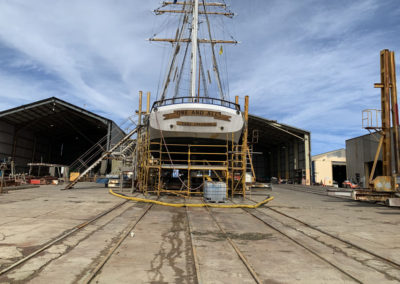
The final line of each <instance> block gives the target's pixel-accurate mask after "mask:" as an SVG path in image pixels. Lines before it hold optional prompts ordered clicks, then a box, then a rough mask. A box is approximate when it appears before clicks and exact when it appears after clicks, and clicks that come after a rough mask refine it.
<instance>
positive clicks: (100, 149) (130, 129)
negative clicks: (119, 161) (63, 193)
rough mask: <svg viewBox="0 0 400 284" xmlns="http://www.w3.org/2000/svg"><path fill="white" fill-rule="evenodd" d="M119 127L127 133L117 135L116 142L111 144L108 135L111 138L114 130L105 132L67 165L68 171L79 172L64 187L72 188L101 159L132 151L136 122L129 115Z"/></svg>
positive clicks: (136, 127)
mask: <svg viewBox="0 0 400 284" xmlns="http://www.w3.org/2000/svg"><path fill="white" fill-rule="evenodd" d="M120 128H121V129H124V131H125V133H128V134H126V135H125V136H122V137H121V136H120V137H117V143H115V144H113V143H112V142H113V141H109V137H110V136H111V138H113V139H115V137H116V134H117V133H115V130H114V131H113V132H112V133H111V135H109V134H107V135H106V136H104V137H103V138H101V139H100V140H99V141H98V142H97V143H95V144H94V145H93V146H92V147H91V148H90V149H88V150H87V151H86V152H85V153H83V154H82V155H81V156H80V157H79V158H78V159H76V160H75V161H74V162H73V163H72V164H71V165H70V166H69V168H70V171H74V172H79V173H80V174H79V176H78V177H77V178H76V179H75V180H74V181H72V182H70V183H69V184H68V185H67V186H66V187H65V189H70V188H72V187H73V186H74V185H75V184H76V183H77V182H78V181H79V180H80V179H82V178H83V177H84V176H86V175H87V174H88V173H89V172H90V171H91V170H93V169H94V168H95V167H96V166H97V165H99V164H100V163H101V161H102V160H104V159H106V158H108V157H116V156H118V155H119V156H121V155H125V156H128V155H130V154H131V153H132V151H133V149H134V146H135V145H136V140H132V139H131V136H132V135H133V134H135V133H136V132H137V130H138V126H136V123H135V122H134V121H133V120H132V118H131V117H129V118H128V119H126V120H125V121H124V122H123V123H122V124H121V126H120ZM108 148H109V149H108Z"/></svg>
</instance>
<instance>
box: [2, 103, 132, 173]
mask: <svg viewBox="0 0 400 284" xmlns="http://www.w3.org/2000/svg"><path fill="white" fill-rule="evenodd" d="M0 134H1V135H0V159H1V160H4V159H9V158H11V159H12V160H13V161H14V163H15V170H16V172H17V173H18V172H20V173H23V172H27V171H28V168H29V166H28V163H51V164H59V165H70V164H71V163H72V162H73V161H75V160H76V159H77V158H78V157H79V156H80V155H81V154H82V153H84V152H85V151H87V150H88V149H89V148H90V147H92V146H93V145H94V144H96V143H97V142H98V141H99V140H100V139H101V138H103V137H105V136H106V139H105V140H106V145H105V148H107V147H110V145H111V144H112V143H115V141H117V140H119V139H121V137H122V135H124V132H123V131H122V130H121V129H120V128H119V127H118V126H117V125H116V124H115V123H114V122H113V121H112V120H110V119H107V118H104V117H102V116H100V115H97V114H94V113H93V112H90V111H88V110H86V109H83V108H80V107H78V106H76V105H73V104H70V103H68V102H66V101H63V100H61V99H58V98H56V97H51V98H48V99H44V100H41V101H37V102H33V103H30V104H26V105H22V106H19V107H16V108H12V109H8V110H4V111H2V112H0ZM105 150H106V149H105Z"/></svg>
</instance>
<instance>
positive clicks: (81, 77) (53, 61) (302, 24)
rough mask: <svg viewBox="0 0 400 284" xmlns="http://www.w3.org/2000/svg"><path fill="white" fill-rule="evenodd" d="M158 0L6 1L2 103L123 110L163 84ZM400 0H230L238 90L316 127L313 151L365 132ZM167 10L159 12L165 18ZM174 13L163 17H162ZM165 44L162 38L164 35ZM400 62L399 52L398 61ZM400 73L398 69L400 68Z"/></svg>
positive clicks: (268, 110) (233, 79)
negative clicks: (54, 102) (364, 113)
mask: <svg viewBox="0 0 400 284" xmlns="http://www.w3.org/2000/svg"><path fill="white" fill-rule="evenodd" d="M159 2H160V1H155V0H154V1H139V0H134V1H132V0H69V1H66V0H36V1H26V0H12V1H11V0H3V1H0V64H1V65H0V86H1V88H0V99H1V102H0V108H1V109H5V108H8V107H15V106H17V105H20V104H23V103H29V102H32V101H35V100H38V99H43V98H46V97H50V96H57V97H60V98H62V99H64V100H67V101H70V102H72V103H75V104H77V105H79V106H83V105H87V106H88V107H89V108H90V110H92V111H95V112H101V113H102V114H105V115H107V116H110V117H111V118H113V119H116V120H119V119H121V118H123V117H126V116H128V115H131V114H132V113H133V112H134V110H135V108H136V105H137V92H138V91H139V90H140V89H142V90H144V91H151V92H152V94H153V98H154V97H155V92H156V90H157V85H158V80H159V76H160V66H161V65H162V64H161V63H162V62H164V64H165V63H166V62H167V60H168V58H162V57H163V54H164V57H168V56H169V53H168V52H165V48H160V45H158V44H150V43H149V42H147V41H146V40H145V39H146V38H148V37H151V36H152V34H153V33H154V32H155V31H160V30H161V29H162V28H157V27H155V26H157V24H159V23H160V22H162V23H168V22H169V21H170V20H169V18H167V19H166V20H162V17H161V16H160V17H156V16H154V15H152V14H151V10H152V9H154V8H157V5H158V4H159ZM396 4H397V2H396V1H394V0H393V1H372V0H357V1H344V0H338V1H317V0H304V1H288V0H268V1H264V0H248V1H231V8H232V10H233V11H234V12H237V13H238V16H237V17H236V18H234V19H233V20H232V21H227V22H226V27H227V28H228V30H230V34H233V35H235V37H236V38H237V39H238V40H239V41H241V42H242V43H241V44H240V45H238V46H237V47H232V48H231V47H227V48H226V49H224V53H225V54H227V55H228V60H229V62H228V68H229V77H230V83H231V84H230V90H231V95H236V94H240V95H242V96H243V95H245V94H249V95H250V101H251V111H252V112H253V113H255V114H257V115H261V116H264V117H267V118H270V119H277V120H279V121H281V122H284V123H288V124H292V125H294V126H297V127H299V128H304V129H308V130H310V131H312V133H313V135H312V143H313V152H323V151H329V150H332V148H340V147H344V139H346V138H349V137H351V136H350V135H359V134H362V133H364V132H363V130H362V129H361V110H362V109H364V108H374V107H376V108H379V91H378V90H376V89H373V88H372V86H373V83H374V82H377V81H379V51H380V50H381V49H383V48H390V49H394V50H396V51H397V50H398V47H399V40H398V39H397V34H398V30H399V23H398V21H396V19H397V18H398V15H399V11H400V10H399V8H398V7H397V6H396ZM160 18H161V19H160ZM164 19H165V18H164ZM163 46H164V45H163ZM397 61H398V62H400V61H399V60H397ZM399 73H400V71H399Z"/></svg>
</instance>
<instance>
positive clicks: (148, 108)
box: [146, 92, 151, 114]
mask: <svg viewBox="0 0 400 284" xmlns="http://www.w3.org/2000/svg"><path fill="white" fill-rule="evenodd" d="M150 95H151V94H150V92H147V105H146V113H147V114H149V113H150Z"/></svg>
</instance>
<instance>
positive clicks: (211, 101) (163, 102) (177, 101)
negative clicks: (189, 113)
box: [152, 97, 240, 111]
mask: <svg viewBox="0 0 400 284" xmlns="http://www.w3.org/2000/svg"><path fill="white" fill-rule="evenodd" d="M185 103H202V104H210V105H220V106H224V107H227V108H231V109H235V110H238V111H240V105H239V104H236V103H233V102H230V101H226V100H222V99H217V98H210V97H195V98H194V97H176V98H168V99H164V100H161V101H155V102H154V104H153V107H152V108H153V109H154V108H157V107H160V106H167V105H173V104H185Z"/></svg>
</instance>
